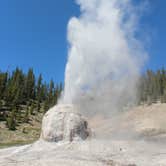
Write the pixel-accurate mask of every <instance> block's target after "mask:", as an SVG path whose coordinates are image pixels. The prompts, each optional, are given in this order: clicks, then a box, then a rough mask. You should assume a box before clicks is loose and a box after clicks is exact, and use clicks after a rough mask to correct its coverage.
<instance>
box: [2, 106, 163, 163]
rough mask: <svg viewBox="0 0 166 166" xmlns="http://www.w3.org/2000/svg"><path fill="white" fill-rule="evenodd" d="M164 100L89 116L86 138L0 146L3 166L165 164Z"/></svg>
mask: <svg viewBox="0 0 166 166" xmlns="http://www.w3.org/2000/svg"><path fill="white" fill-rule="evenodd" d="M165 110H166V104H161V103H157V104H153V105H151V106H145V105H144V106H139V107H135V108H132V109H131V110H130V111H127V112H122V113H119V114H117V115H116V116H115V115H114V117H109V118H108V117H107V118H105V117H102V116H100V115H97V116H96V117H94V118H93V119H89V123H90V126H91V127H92V128H91V129H92V131H93V134H92V137H91V138H90V139H87V140H86V141H74V142H72V143H69V142H63V141H62V142H59V143H49V142H45V141H43V140H39V141H37V142H35V143H33V144H30V145H26V146H21V147H13V148H8V149H4V150H0V165H2V166H5V165H8V166H16V165H17V166H29V165H32V166H36V165H48V166H59V165H62V166H67V165H73V166H78V165H79V166H81V165H82V166H84V165H88V166H96V165H97V166H137V165H138V166H147V165H148V166H165V165H166V144H165V135H166V125H165V124H166V122H165V118H166V112H165Z"/></svg>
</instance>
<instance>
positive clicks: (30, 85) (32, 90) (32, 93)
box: [25, 68, 35, 100]
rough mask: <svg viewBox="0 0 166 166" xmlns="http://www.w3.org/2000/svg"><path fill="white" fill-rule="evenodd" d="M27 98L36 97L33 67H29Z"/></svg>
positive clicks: (26, 86) (26, 84)
mask: <svg viewBox="0 0 166 166" xmlns="http://www.w3.org/2000/svg"><path fill="white" fill-rule="evenodd" d="M25 88H26V95H27V100H30V99H33V100H34V99H35V75H34V73H33V69H32V68H31V69H29V71H28V75H27V78H26V83H25Z"/></svg>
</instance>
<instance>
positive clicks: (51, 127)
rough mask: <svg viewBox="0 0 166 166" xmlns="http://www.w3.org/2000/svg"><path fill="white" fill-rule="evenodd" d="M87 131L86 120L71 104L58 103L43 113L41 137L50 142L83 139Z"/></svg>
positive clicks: (86, 135)
mask: <svg viewBox="0 0 166 166" xmlns="http://www.w3.org/2000/svg"><path fill="white" fill-rule="evenodd" d="M89 131H90V130H89V129H88V123H87V121H86V120H85V119H84V118H83V117H82V116H81V115H80V114H78V113H77V112H76V110H75V108H74V107H73V106H72V105H58V106H55V107H53V108H52V109H50V110H49V111H48V112H47V113H46V114H45V116H44V118H43V122H42V132H41V139H43V140H45V141H50V142H59V141H69V142H72V141H74V140H85V139H87V137H88V136H89V133H90V132H89Z"/></svg>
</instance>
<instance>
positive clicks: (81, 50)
mask: <svg viewBox="0 0 166 166" xmlns="http://www.w3.org/2000/svg"><path fill="white" fill-rule="evenodd" d="M76 2H77V3H78V4H79V5H80V9H81V14H80V16H79V17H78V18H76V17H73V18H71V20H70V21H69V24H68V41H69V46H70V47H69V55H68V62H67V66H66V73H65V88H64V92H63V94H62V97H61V99H60V101H59V103H63V104H74V105H76V106H77V108H78V110H79V111H80V112H81V113H82V114H85V115H92V116H93V115H95V114H96V112H99V113H101V114H111V113H112V112H113V111H116V112H117V110H121V109H122V108H123V107H124V106H126V105H132V104H133V103H135V102H136V96H137V83H138V79H139V73H140V69H141V67H142V65H143V62H144V60H145V57H146V56H147V55H146V52H145V51H144V48H143V47H142V43H143V42H140V41H139V40H138V39H137V38H136V36H137V35H136V34H137V32H138V28H139V25H138V20H139V16H140V11H141V6H139V5H138V6H139V7H137V8H136V7H134V5H133V4H132V2H133V1H132V0H76Z"/></svg>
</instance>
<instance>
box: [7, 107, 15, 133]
mask: <svg viewBox="0 0 166 166" xmlns="http://www.w3.org/2000/svg"><path fill="white" fill-rule="evenodd" d="M6 122H7V123H6V124H7V127H8V128H9V130H15V129H16V109H13V110H12V112H11V113H10V114H9V117H8V118H7V119H6Z"/></svg>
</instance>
